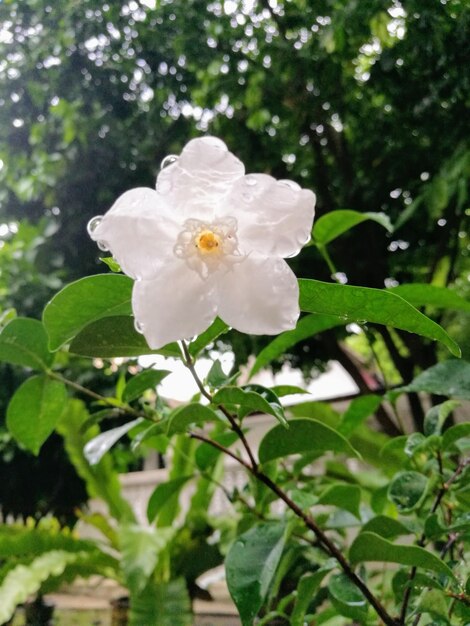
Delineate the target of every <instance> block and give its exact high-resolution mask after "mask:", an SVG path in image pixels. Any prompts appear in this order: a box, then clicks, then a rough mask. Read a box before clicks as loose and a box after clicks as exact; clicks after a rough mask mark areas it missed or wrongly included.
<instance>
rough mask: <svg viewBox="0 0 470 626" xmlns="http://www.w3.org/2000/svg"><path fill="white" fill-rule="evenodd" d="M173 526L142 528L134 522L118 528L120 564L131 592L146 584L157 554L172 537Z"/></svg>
mask: <svg viewBox="0 0 470 626" xmlns="http://www.w3.org/2000/svg"><path fill="white" fill-rule="evenodd" d="M175 532H176V529H174V528H159V529H158V530H157V529H155V528H144V527H143V526H137V525H136V524H129V525H127V526H122V527H121V528H120V529H119V541H120V545H121V552H122V559H121V564H122V568H123V571H124V577H125V580H126V584H127V585H128V586H129V588H130V590H131V592H132V593H139V592H141V591H142V590H143V589H144V587H145V586H146V584H147V581H148V580H149V578H150V576H151V574H152V572H153V570H154V569H155V566H156V564H157V560H158V556H159V554H160V553H161V552H162V551H163V550H164V549H165V548H166V547H167V545H168V542H169V541H170V540H171V539H172V538H173V536H174V534H175Z"/></svg>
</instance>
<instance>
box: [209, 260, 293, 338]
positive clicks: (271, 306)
mask: <svg viewBox="0 0 470 626" xmlns="http://www.w3.org/2000/svg"><path fill="white" fill-rule="evenodd" d="M218 300H219V307H218V308H219V316H220V317H221V318H222V319H223V321H224V322H225V323H226V324H229V325H230V326H233V328H236V329H237V330H239V331H241V332H243V333H250V334H253V335H276V334H278V333H281V332H283V331H284V330H290V329H291V328H294V327H295V325H296V322H297V319H298V317H299V313H300V311H299V286H298V283H297V279H296V277H295V274H294V273H293V272H292V270H291V269H290V267H289V266H288V265H287V263H286V262H285V261H283V260H282V259H275V258H263V257H255V256H249V257H247V258H246V259H245V260H244V261H243V262H241V263H239V264H235V265H233V266H232V268H231V269H230V271H228V272H226V273H225V274H223V276H221V277H220V280H219V284H218Z"/></svg>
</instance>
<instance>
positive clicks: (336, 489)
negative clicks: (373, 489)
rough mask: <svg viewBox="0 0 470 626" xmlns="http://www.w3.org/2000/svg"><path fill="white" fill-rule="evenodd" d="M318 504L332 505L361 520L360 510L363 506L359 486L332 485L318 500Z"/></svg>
mask: <svg viewBox="0 0 470 626" xmlns="http://www.w3.org/2000/svg"><path fill="white" fill-rule="evenodd" d="M318 504H330V505H333V506H336V507H338V508H339V509H344V510H345V511H349V512H350V513H352V514H353V515H354V516H355V517H357V519H361V513H360V510H359V507H360V504H361V488H360V487H358V486H357V485H346V484H341V483H338V484H336V485H330V486H329V487H328V488H327V489H326V490H325V491H324V492H323V493H322V494H320V496H319V498H318Z"/></svg>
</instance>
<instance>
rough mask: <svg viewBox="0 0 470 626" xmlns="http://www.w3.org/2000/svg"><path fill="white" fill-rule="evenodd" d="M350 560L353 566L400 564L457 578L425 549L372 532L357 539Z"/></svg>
mask: <svg viewBox="0 0 470 626" xmlns="http://www.w3.org/2000/svg"><path fill="white" fill-rule="evenodd" d="M349 558H350V561H351V563H352V564H356V563H363V562H365V561H375V562H380V563H399V564H400V565H409V566H410V567H422V568H424V569H428V570H431V571H433V572H436V573H437V574H444V575H445V576H449V577H450V578H455V577H454V574H453V573H452V570H451V569H450V568H449V567H448V566H447V565H446V564H445V563H444V562H443V561H441V559H439V558H438V557H437V556H435V555H434V554H432V553H431V552H428V551H427V550H425V549H424V548H418V547H417V546H403V545H397V544H395V543H392V542H391V541H387V540H386V539H383V537H379V535H376V534H375V533H371V532H362V533H361V534H360V535H358V536H357V537H356V539H355V540H354V542H353V544H352V546H351V548H350V550H349Z"/></svg>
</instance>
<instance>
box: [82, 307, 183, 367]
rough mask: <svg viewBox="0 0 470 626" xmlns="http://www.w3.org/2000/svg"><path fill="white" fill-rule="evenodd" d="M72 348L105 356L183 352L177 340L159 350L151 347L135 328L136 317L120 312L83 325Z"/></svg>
mask: <svg viewBox="0 0 470 626" xmlns="http://www.w3.org/2000/svg"><path fill="white" fill-rule="evenodd" d="M70 352H72V353H74V354H79V355H80V356H88V357H94V358H103V359H112V358H115V357H137V356H142V355H145V354H163V355H164V356H174V357H179V356H181V352H180V349H179V347H178V344H176V343H171V344H168V345H167V346H164V347H163V348H161V349H160V350H151V349H150V348H149V347H148V344H147V342H146V340H145V337H144V336H143V335H141V334H140V333H138V332H137V331H136V330H135V328H134V318H132V317H128V316H119V315H116V316H113V317H103V318H101V319H99V320H97V321H96V322H92V323H91V324H89V325H88V326H86V327H85V328H83V330H81V331H80V332H79V333H78V335H77V336H76V337H75V338H74V339H73V341H72V343H71V344H70Z"/></svg>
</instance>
